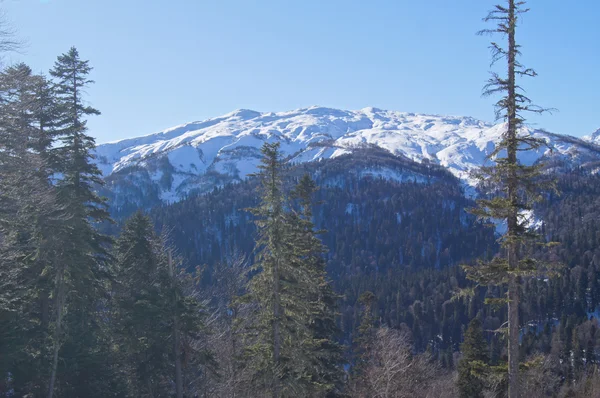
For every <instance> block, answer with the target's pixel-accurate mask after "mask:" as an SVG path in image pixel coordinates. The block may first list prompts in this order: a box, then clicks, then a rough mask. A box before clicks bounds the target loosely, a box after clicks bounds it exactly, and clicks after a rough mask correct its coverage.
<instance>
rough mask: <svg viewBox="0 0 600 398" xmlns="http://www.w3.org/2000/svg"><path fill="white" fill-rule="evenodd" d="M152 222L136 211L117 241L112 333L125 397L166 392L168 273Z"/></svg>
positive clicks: (157, 394)
mask: <svg viewBox="0 0 600 398" xmlns="http://www.w3.org/2000/svg"><path fill="white" fill-rule="evenodd" d="M161 250H162V248H161V247H160V246H159V244H158V237H157V236H156V234H155V232H154V229H153V226H152V222H151V221H150V219H149V218H148V217H147V216H144V215H143V214H142V213H140V212H138V213H136V214H134V215H133V216H132V217H131V218H130V219H129V220H127V222H126V224H125V226H124V227H123V230H122V232H121V235H120V236H119V238H118V239H117V241H116V242H115V253H114V257H115V265H114V275H115V285H114V287H113V294H112V296H113V299H112V301H113V304H112V308H113V325H114V326H113V334H114V339H115V342H116V344H117V346H118V353H119V362H120V363H121V369H122V371H123V373H124V374H125V375H126V380H127V383H126V385H127V389H128V392H129V396H132V397H136V396H163V395H169V392H170V386H169V378H168V375H169V374H170V373H171V369H170V367H169V362H170V361H169V355H170V353H171V345H170V344H169V335H170V334H171V328H170V326H169V325H170V322H169V319H170V316H171V313H170V309H171V308H172V307H171V306H170V305H169V301H170V298H169V297H168V296H167V294H168V291H169V274H168V269H167V268H166V264H161V257H162V254H161V253H160V251H161Z"/></svg>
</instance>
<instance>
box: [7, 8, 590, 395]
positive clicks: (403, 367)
mask: <svg viewBox="0 0 600 398" xmlns="http://www.w3.org/2000/svg"><path fill="white" fill-rule="evenodd" d="M527 11H529V10H528V9H526V8H525V2H515V1H514V0H506V2H503V3H502V5H497V6H496V7H495V8H493V9H492V11H491V12H490V14H489V15H488V17H487V18H485V21H486V22H492V23H494V25H492V28H491V29H490V30H486V31H484V32H483V33H490V34H499V35H500V36H501V37H502V42H496V41H493V42H492V43H491V49H492V53H493V60H494V61H496V62H500V63H501V64H502V65H503V68H502V70H504V68H505V67H507V69H506V76H505V75H504V74H498V73H495V72H492V74H491V77H490V80H489V81H488V84H487V85H486V86H485V88H484V92H485V93H486V94H488V95H498V96H499V97H500V98H499V99H498V102H497V103H496V104H495V106H496V112H497V116H498V119H499V120H501V121H502V123H500V124H497V125H492V124H485V123H483V122H478V121H475V120H474V119H472V118H457V117H441V116H435V117H434V116H427V115H415V114H408V113H400V112H389V111H382V110H379V109H376V108H365V109H362V110H360V111H338V110H335V109H330V108H321V107H311V108H306V109H304V108H303V109H301V110H299V111H293V112H288V113H286V112H281V113H258V112H253V111H247V110H240V111H236V112H233V113H232V114H228V115H226V117H222V118H214V119H209V120H207V121H205V122H198V123H192V124H188V125H183V126H179V127H177V128H174V129H169V130H165V131H163V132H161V133H158V134H154V135H150V136H144V137H140V138H133V139H127V140H122V141H117V142H113V143H110V144H106V145H104V146H102V147H97V146H96V142H95V139H94V138H93V137H92V136H91V135H90V132H89V131H88V125H87V123H88V120H89V119H91V118H93V117H97V116H100V111H99V110H98V109H96V108H94V107H93V106H92V105H91V103H90V102H88V100H89V98H88V95H87V94H88V92H87V90H88V89H89V88H90V87H91V86H92V84H93V83H94V81H93V80H92V79H91V77H90V74H91V72H92V70H93V68H92V66H91V64H90V62H89V61H87V60H86V59H84V58H83V57H81V56H80V53H79V51H78V50H77V48H75V47H71V48H70V49H69V50H68V51H67V52H65V53H64V54H61V55H59V56H58V57H57V58H56V60H55V63H54V65H53V67H52V68H51V69H50V70H49V71H48V74H38V73H36V72H34V70H33V69H32V68H31V67H29V66H27V65H26V64H24V63H17V64H14V65H9V66H6V67H3V68H2V69H1V70H0V397H7V398H8V397H23V398H25V397H27V398H31V397H44V396H45V397H48V398H53V397H74V398H75V397H76V398H79V397H152V398H158V397H177V398H183V397H205V398H208V397H211V398H212V397H215V398H216V397H219V398H221V397H227V398H229V397H231V398H252V397H273V398H288V397H289V398H291V397H311V398H312V397H315V398H334V397H340V398H341V397H344V398H371V397H373V398H408V397H424V398H434V397H437V398H450V397H460V398H492V397H494V398H496V397H498V398H500V397H509V398H517V397H528V398H537V397H540V398H541V397H559V398H567V397H569V398H582V397H592V398H596V397H600V331H599V328H600V323H599V321H598V317H599V316H600V173H599V171H600V160H599V159H600V147H599V146H598V145H597V144H596V143H595V142H596V141H597V138H598V137H597V134H595V135H593V136H592V137H589V138H587V139H586V140H584V139H578V138H574V137H569V136H562V135H557V134H552V133H548V132H544V131H540V130H533V129H530V128H528V127H527V125H526V121H527V118H526V116H525V115H528V114H531V113H534V114H543V113H547V112H548V111H549V109H546V108H543V107H539V106H536V105H533V102H532V101H531V100H530V99H529V98H528V97H527V96H526V95H525V92H524V90H523V89H522V88H521V86H520V81H521V79H522V78H524V77H535V76H537V74H536V72H535V71H533V70H532V69H529V68H526V67H524V66H523V65H522V64H521V63H520V62H519V58H520V55H521V51H520V48H521V47H520V44H518V43H519V41H517V37H518V36H516V35H515V32H516V31H517V27H518V26H519V23H520V21H521V19H520V18H521V15H522V14H524V13H526V12H527ZM518 22H519V23H518ZM11 35H12V33H11V32H10V31H5V30H2V21H1V20H0V52H1V51H3V50H9V49H15V48H16V47H18V44H19V43H18V42H16V41H11ZM501 43H505V44H501ZM503 73H504V72H503ZM211 140H213V141H211ZM214 140H216V141H214ZM215 142H216V143H217V144H219V145H216V144H215ZM207 143H208V144H207ZM213 144H215V145H213ZM102 171H106V172H107V175H103V173H102ZM104 177H106V181H105V179H104Z"/></svg>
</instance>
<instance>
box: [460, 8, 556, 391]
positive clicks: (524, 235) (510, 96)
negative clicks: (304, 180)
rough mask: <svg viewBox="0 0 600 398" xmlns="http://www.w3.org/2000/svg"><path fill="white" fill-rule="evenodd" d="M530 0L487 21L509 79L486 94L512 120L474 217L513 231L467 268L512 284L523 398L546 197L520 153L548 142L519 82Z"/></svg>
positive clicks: (511, 321)
mask: <svg viewBox="0 0 600 398" xmlns="http://www.w3.org/2000/svg"><path fill="white" fill-rule="evenodd" d="M524 5H525V2H524V1H515V0H506V5H497V6H496V7H495V9H493V10H492V11H491V12H490V13H489V15H488V16H487V17H486V18H485V21H491V22H495V23H497V27H496V28H493V29H487V30H484V31H482V32H480V33H489V34H496V33H497V34H501V35H503V36H504V37H505V38H506V39H507V46H506V47H503V46H501V45H499V44H497V43H495V42H492V44H491V49H492V53H493V62H496V61H498V60H505V61H506V62H507V64H506V66H507V74H506V76H505V77H502V76H500V75H499V74H497V73H492V77H491V78H490V80H489V81H488V84H487V85H486V86H485V89H484V90H485V91H484V95H495V94H501V95H502V97H501V98H500V100H498V102H496V115H497V118H498V119H503V120H504V121H505V122H506V131H505V132H504V133H503V134H502V137H501V140H500V142H498V143H497V144H496V147H495V149H494V151H493V152H492V153H491V154H490V155H489V157H490V159H492V160H493V161H494V162H495V165H493V166H487V167H482V168H481V169H480V172H479V177H480V179H481V181H482V183H484V188H489V189H490V195H489V197H487V198H485V199H480V200H478V205H479V207H478V208H477V209H475V210H474V213H475V214H476V215H478V216H480V217H482V218H485V219H495V220H500V221H502V222H505V223H506V225H507V231H506V233H505V234H504V235H503V236H502V239H501V244H502V253H501V256H498V257H496V258H494V259H493V260H492V261H490V262H488V263H486V264H481V265H480V266H479V267H465V268H466V270H467V272H468V274H469V277H470V278H471V279H473V280H475V281H476V282H478V283H480V284H482V285H500V286H507V289H508V294H507V297H506V299H505V300H504V299H499V300H495V301H496V302H499V301H501V302H505V303H506V304H507V305H508V385H509V397H510V398H516V397H518V396H519V390H518V388H519V379H518V374H519V331H520V323H519V303H520V298H519V287H520V284H521V277H523V276H525V275H531V274H532V273H536V272H539V271H540V270H541V268H543V267H542V265H541V264H539V263H538V262H537V261H536V260H535V259H533V258H529V257H527V256H526V253H525V252H526V247H527V243H528V242H531V241H532V240H533V239H535V238H536V236H535V235H534V234H532V233H531V231H530V229H529V227H528V219H527V217H526V216H525V212H526V211H531V210H532V206H533V204H534V203H535V202H536V201H537V200H539V198H540V196H541V195H540V190H541V189H542V188H543V187H542V186H541V185H539V177H540V173H541V172H540V167H541V166H540V165H534V166H527V165H525V164H523V163H521V161H520V160H519V157H518V153H519V152H523V151H529V150H535V149H537V148H539V147H540V146H542V145H544V144H545V141H544V140H542V139H539V138H536V137H534V136H532V135H530V134H527V133H526V132H525V131H524V130H523V129H522V127H523V125H524V122H525V119H524V114H525V113H526V112H534V113H543V112H544V111H545V109H543V108H540V107H538V106H536V105H533V104H532V103H531V100H530V99H529V98H528V97H527V96H526V95H525V94H524V93H523V90H522V88H521V86H520V85H519V82H518V79H519V78H521V77H526V76H529V77H534V76H536V72H535V71H534V70H532V69H528V68H525V67H524V66H523V65H522V64H521V63H520V62H519V60H518V57H519V55H520V47H521V46H520V45H518V44H517V42H516V29H517V25H518V21H519V17H520V15H522V14H523V13H525V12H527V11H528V9H526V8H524Z"/></svg>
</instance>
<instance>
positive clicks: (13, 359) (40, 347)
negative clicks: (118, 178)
mask: <svg viewBox="0 0 600 398" xmlns="http://www.w3.org/2000/svg"><path fill="white" fill-rule="evenodd" d="M40 79H41V77H40V76H36V75H34V74H33V73H32V72H31V69H30V68H29V67H28V66H26V65H25V64H18V65H15V66H12V67H9V68H7V69H6V70H5V71H4V72H2V74H0V236H2V239H1V240H0V292H1V293H0V319H2V324H3V325H4V326H3V328H2V329H3V330H2V332H0V352H2V353H3V361H2V363H1V364H0V373H1V374H4V375H5V374H6V372H8V371H10V372H11V374H12V381H13V386H12V388H13V390H14V391H15V393H17V394H21V395H27V394H35V395H41V394H42V392H41V390H42V389H43V388H44V384H45V379H46V377H47V376H48V374H47V373H46V372H45V371H46V370H47V369H48V364H47V362H46V361H47V360H48V350H47V349H46V348H47V344H46V339H47V337H48V333H49V308H50V301H49V299H48V296H49V290H50V283H49V282H50V281H49V280H48V278H47V270H48V268H49V266H50V264H51V263H52V262H53V261H55V260H56V257H57V253H58V252H59V251H60V249H61V245H60V242H59V241H58V240H57V239H56V236H57V234H58V233H59V231H61V226H62V221H63V220H62V219H61V212H60V207H59V206H58V205H57V203H56V195H55V190H54V188H53V187H52V186H51V184H50V182H49V175H50V173H51V170H50V168H49V166H48V164H47V162H46V158H47V157H46V154H47V152H48V151H49V149H50V145H51V142H50V141H49V140H46V139H45V136H44V134H43V132H42V129H41V128H40V125H39V123H38V120H37V119H36V114H37V113H36V112H37V111H38V109H39V108H40V107H42V106H44V104H43V103H42V101H43V99H41V98H39V97H38V96H37V91H36V88H37V83H38V82H39V80H40ZM4 366H8V368H5V367H4Z"/></svg>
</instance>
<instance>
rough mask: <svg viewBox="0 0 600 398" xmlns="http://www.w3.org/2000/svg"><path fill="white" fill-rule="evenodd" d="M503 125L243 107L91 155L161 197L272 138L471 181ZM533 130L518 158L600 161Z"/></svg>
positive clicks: (599, 153) (244, 162) (250, 159)
mask: <svg viewBox="0 0 600 398" xmlns="http://www.w3.org/2000/svg"><path fill="white" fill-rule="evenodd" d="M503 129H504V125H502V124H498V125H493V124H489V123H485V122H482V121H479V120H475V119H473V118H470V117H455V116H439V115H421V114H414V113H404V112H395V111H386V110H381V109H376V108H364V109H361V110H358V111H344V110H338V109H330V108H323V107H316V106H314V107H310V108H303V109H298V110H294V111H289V112H278V113H273V112H269V113H259V112H255V111H251V110H243V109H242V110H237V111H234V112H232V113H229V114H226V115H223V116H221V117H217V118H213V119H208V120H205V121H202V122H193V123H188V124H184V125H181V126H177V127H173V128H171V129H168V130H165V131H162V132H159V133H156V134H151V135H147V136H144V137H138V138H132V139H126V140H121V141H117V142H111V143H107V144H103V145H99V146H98V148H97V149H96V154H97V163H98V166H99V167H100V169H101V170H102V172H103V173H104V175H105V176H121V178H123V176H124V175H127V176H128V178H131V175H132V174H136V173H137V174H138V175H139V178H141V179H143V180H144V181H145V183H146V184H155V185H156V188H154V189H155V190H158V191H159V192H158V195H159V197H160V199H161V200H164V201H176V200H178V199H180V198H181V197H182V196H184V195H186V194H187V193H189V192H190V191H205V190H208V189H210V188H212V187H214V186H215V185H216V184H218V183H222V182H223V181H230V180H232V179H242V178H244V177H245V176H246V175H248V174H249V173H252V172H254V171H256V166H257V164H258V159H259V157H260V147H261V145H262V144H263V142H265V141H269V142H272V141H279V142H280V143H281V149H282V151H283V152H284V154H285V155H286V156H289V158H290V159H291V160H292V161H294V162H308V161H315V160H319V159H324V158H333V157H336V156H340V155H342V154H345V153H349V152H352V151H353V150H355V149H356V148H360V147H365V146H370V145H374V146H378V147H380V148H383V149H385V150H387V151H389V152H391V153H393V154H395V155H404V156H406V157H408V158H410V159H412V160H414V161H417V162H421V161H423V160H425V159H427V160H428V161H429V162H432V163H436V164H439V165H441V166H444V167H447V168H448V169H449V170H450V171H451V172H452V173H453V174H455V175H456V176H458V177H459V178H461V179H463V180H465V181H466V182H468V183H469V182H471V183H472V181H470V180H469V172H470V170H472V169H473V168H475V167H478V166H480V165H482V164H484V163H485V162H486V156H487V155H488V154H490V153H491V152H492V151H493V149H494V143H495V142H497V141H498V139H499V137H500V135H501V133H502V131H503ZM533 134H534V135H536V136H538V137H542V138H544V139H545V140H546V141H547V142H548V148H540V149H539V150H538V151H536V152H533V153H527V154H526V155H524V157H523V158H522V159H521V161H523V162H524V163H528V164H531V163H534V162H535V161H537V160H538V159H539V158H541V157H542V156H544V155H552V156H556V155H558V156H561V157H563V158H568V159H572V160H574V161H577V162H578V163H583V162H587V161H594V160H595V161H597V160H600V147H599V146H597V145H595V144H594V143H593V140H592V139H590V140H589V141H587V142H586V141H584V140H581V139H577V138H574V137H570V136H562V135H557V134H551V133H546V132H542V131H534V132H533ZM597 135H598V134H597ZM594 138H598V139H599V140H600V137H594ZM590 142H592V143H590ZM598 144H600V141H599V142H598ZM114 178H116V177H114ZM110 179H111V178H110V177H109V180H110ZM130 183H131V184H135V181H134V182H131V181H130Z"/></svg>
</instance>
